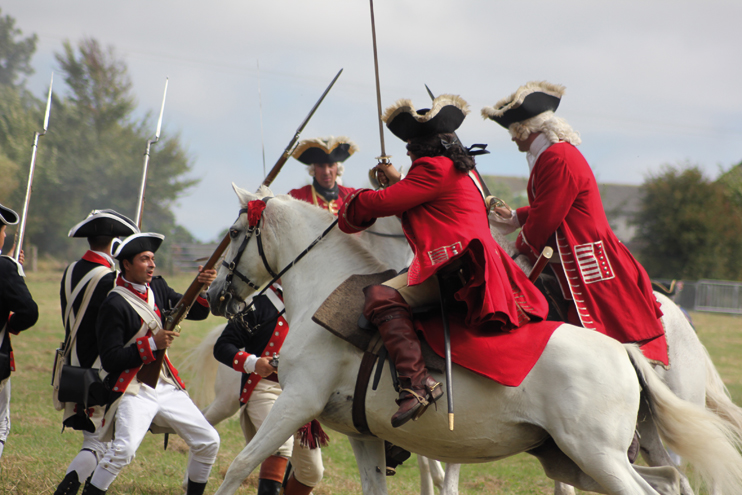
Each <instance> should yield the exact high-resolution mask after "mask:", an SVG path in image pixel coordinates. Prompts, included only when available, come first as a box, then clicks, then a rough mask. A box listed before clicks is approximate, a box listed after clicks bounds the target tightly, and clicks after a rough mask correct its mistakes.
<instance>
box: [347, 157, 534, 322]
mask: <svg viewBox="0 0 742 495" xmlns="http://www.w3.org/2000/svg"><path fill="white" fill-rule="evenodd" d="M391 215H401V217H402V228H403V230H404V233H405V236H406V237H407V241H408V242H409V244H410V246H411V247H412V250H413V252H414V253H415V258H414V259H413V261H412V265H411V266H410V269H409V272H408V284H409V285H411V286H412V285H417V284H420V283H422V282H423V281H425V280H426V279H428V278H429V277H431V276H432V275H435V274H436V273H437V272H438V271H439V270H440V269H441V268H443V267H445V266H446V265H447V264H448V263H450V262H451V261H452V260H454V259H456V258H460V257H462V259H463V261H464V263H465V264H467V265H468V268H469V270H468V271H469V273H470V274H471V276H470V278H469V280H468V281H467V283H466V285H465V286H464V288H463V289H461V290H459V291H458V292H457V293H456V299H458V300H459V301H464V302H466V304H467V307H468V311H467V317H466V324H467V325H468V326H471V327H479V326H482V325H483V324H485V323H488V322H499V325H498V326H499V327H500V328H501V329H502V330H505V331H510V330H513V329H514V328H516V327H519V326H521V325H522V324H524V323H525V322H527V321H528V320H529V316H528V315H530V316H533V317H535V319H542V318H544V317H545V316H546V313H547V310H548V308H547V303H546V300H545V299H544V297H543V296H542V295H541V293H540V292H539V291H538V290H537V289H536V288H535V287H534V286H533V284H531V283H530V282H529V281H528V279H527V278H526V276H525V275H524V274H523V272H522V271H521V270H520V268H518V267H517V265H515V263H513V261H512V260H511V259H510V257H509V256H508V255H507V254H506V253H505V252H504V251H503V250H502V249H501V248H500V246H498V245H497V243H495V241H494V240H493V238H492V235H491V233H490V230H489V224H488V221H487V212H486V208H485V205H484V201H483V198H482V194H481V193H480V191H479V189H478V188H477V186H476V185H475V183H474V181H473V180H472V178H471V177H470V176H469V174H467V173H466V172H462V171H460V170H458V169H456V167H454V165H453V162H452V161H451V160H450V159H448V158H445V157H440V156H439V157H433V158H420V159H418V160H415V161H414V162H413V163H412V166H411V167H410V170H409V172H408V174H407V176H406V177H405V178H404V179H402V180H401V181H399V182H398V183H396V184H394V185H393V186H390V187H388V188H386V189H384V190H381V191H371V190H368V189H363V190H358V191H356V192H355V193H353V195H351V196H350V197H349V198H348V199H347V202H346V203H345V205H343V207H341V208H340V213H339V217H338V218H339V223H338V225H339V227H340V229H341V230H342V231H343V232H346V233H355V232H359V231H361V230H363V229H365V228H368V227H370V226H371V225H372V224H373V223H374V221H375V220H376V218H378V217H385V216H391Z"/></svg>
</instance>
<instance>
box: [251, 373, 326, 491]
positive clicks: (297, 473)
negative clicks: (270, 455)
mask: <svg viewBox="0 0 742 495" xmlns="http://www.w3.org/2000/svg"><path fill="white" fill-rule="evenodd" d="M279 395H281V386H280V385H279V384H278V383H275V382H272V381H270V380H260V382H258V384H257V385H256V386H255V389H254V390H253V392H252V394H250V399H249V400H248V401H247V404H245V405H244V406H242V409H241V410H240V423H241V424H242V430H243V432H244V433H245V439H246V440H248V442H249V440H250V438H252V437H253V436H254V435H255V432H256V431H257V430H258V428H260V425H262V424H263V421H265V418H266V417H267V416H268V413H269V412H270V410H271V408H272V407H273V403H274V402H276V399H277V398H278V396H279ZM248 437H249V438H248ZM274 455H280V456H282V457H287V458H291V466H292V467H293V470H294V471H293V472H294V477H295V478H296V480H297V481H298V482H300V483H302V484H304V485H306V486H317V485H318V484H319V482H320V481H321V480H322V474H323V472H324V466H323V464H322V450H321V449H319V448H317V449H309V448H307V447H302V446H301V441H300V439H299V438H298V437H297V435H293V436H291V437H289V438H288V440H286V442H284V444H283V445H281V447H279V449H278V451H276V452H275V453H274Z"/></svg>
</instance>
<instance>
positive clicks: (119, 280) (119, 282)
mask: <svg viewBox="0 0 742 495" xmlns="http://www.w3.org/2000/svg"><path fill="white" fill-rule="evenodd" d="M116 285H117V286H119V287H125V288H127V289H129V292H131V293H132V294H136V295H137V296H139V298H140V299H141V300H143V301H144V302H147V294H142V293H141V292H139V291H138V290H136V289H135V288H134V287H133V286H132V285H131V284H130V283H129V282H127V281H126V280H124V277H122V276H121V274H119V276H118V277H116ZM147 288H149V286H147ZM150 290H152V289H150Z"/></svg>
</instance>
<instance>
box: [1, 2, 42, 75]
mask: <svg viewBox="0 0 742 495" xmlns="http://www.w3.org/2000/svg"><path fill="white" fill-rule="evenodd" d="M0 13H2V10H0ZM22 34H23V32H22V31H21V30H20V29H18V28H16V27H15V19H13V18H12V17H10V16H9V15H6V16H5V17H0V84H2V85H6V86H14V85H15V84H16V80H17V79H18V78H19V77H20V76H21V74H25V75H27V76H28V75H31V74H33V72H34V71H33V68H31V56H32V55H33V53H34V52H35V51H36V41H38V38H37V36H36V35H35V34H34V35H31V36H29V37H28V38H24V39H20V40H17V38H18V37H20V36H21V35H22Z"/></svg>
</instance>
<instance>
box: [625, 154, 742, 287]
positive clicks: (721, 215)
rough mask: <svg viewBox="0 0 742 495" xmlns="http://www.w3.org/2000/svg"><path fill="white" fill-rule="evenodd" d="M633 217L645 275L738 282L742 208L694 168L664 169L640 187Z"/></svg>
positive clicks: (741, 269)
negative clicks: (640, 198) (636, 209)
mask: <svg viewBox="0 0 742 495" xmlns="http://www.w3.org/2000/svg"><path fill="white" fill-rule="evenodd" d="M642 194H643V199H642V203H641V206H640V210H639V212H638V213H637V214H636V216H635V218H634V223H635V224H636V225H637V235H636V241H637V244H638V246H639V251H638V258H639V260H640V261H641V263H642V264H643V265H644V267H645V268H646V270H647V272H648V273H649V275H650V276H651V277H660V278H677V279H681V278H682V279H688V280H696V279H700V278H714V279H726V280H730V279H731V280H738V279H742V259H741V256H742V209H740V207H739V206H737V205H736V204H735V203H734V202H733V201H731V200H730V197H729V195H728V194H727V188H726V186H725V185H724V184H723V183H721V182H718V181H717V182H712V181H711V180H709V179H708V178H706V177H705V176H704V175H703V173H702V172H701V170H700V169H699V168H698V167H695V166H689V165H685V166H683V167H680V168H678V167H670V166H666V167H665V168H664V169H663V171H662V172H661V173H660V174H659V175H656V176H653V177H650V178H648V179H647V180H646V182H645V183H644V184H643V185H642Z"/></svg>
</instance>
